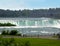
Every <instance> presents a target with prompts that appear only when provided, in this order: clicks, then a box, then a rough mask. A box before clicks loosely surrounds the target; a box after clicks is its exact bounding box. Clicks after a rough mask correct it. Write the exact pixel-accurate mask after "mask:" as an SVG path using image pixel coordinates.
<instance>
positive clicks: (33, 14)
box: [0, 8, 60, 19]
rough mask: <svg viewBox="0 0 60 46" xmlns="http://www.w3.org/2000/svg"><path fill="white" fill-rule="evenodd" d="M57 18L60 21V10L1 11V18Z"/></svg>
mask: <svg viewBox="0 0 60 46" xmlns="http://www.w3.org/2000/svg"><path fill="white" fill-rule="evenodd" d="M7 17H8V18H13V17H14V18H16V17H18V18H41V17H46V18H56V19H60V8H49V9H33V10H29V9H24V10H9V9H7V10H4V9H0V18H7Z"/></svg>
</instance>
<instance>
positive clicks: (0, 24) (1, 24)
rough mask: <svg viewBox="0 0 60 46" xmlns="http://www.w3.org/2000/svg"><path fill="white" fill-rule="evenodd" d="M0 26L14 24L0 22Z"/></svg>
mask: <svg viewBox="0 0 60 46" xmlns="http://www.w3.org/2000/svg"><path fill="white" fill-rule="evenodd" d="M0 26H16V25H15V24H11V23H0Z"/></svg>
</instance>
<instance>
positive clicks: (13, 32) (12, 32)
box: [10, 30, 18, 35]
mask: <svg viewBox="0 0 60 46" xmlns="http://www.w3.org/2000/svg"><path fill="white" fill-rule="evenodd" d="M17 33H18V31H17V30H12V31H11V32H10V35H17Z"/></svg>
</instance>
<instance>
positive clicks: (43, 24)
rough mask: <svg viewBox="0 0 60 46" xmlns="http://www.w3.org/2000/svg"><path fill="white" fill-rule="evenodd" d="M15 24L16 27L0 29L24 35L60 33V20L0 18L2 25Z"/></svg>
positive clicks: (0, 29) (0, 28)
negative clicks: (16, 31)
mask: <svg viewBox="0 0 60 46" xmlns="http://www.w3.org/2000/svg"><path fill="white" fill-rule="evenodd" d="M7 22H9V23H13V24H16V25H17V26H16V27H0V31H2V30H18V31H19V32H20V33H23V34H30V35H31V34H32V35H37V34H39V35H41V34H42V35H44V34H53V33H58V32H60V19H51V18H3V19H2V18H0V23H7Z"/></svg>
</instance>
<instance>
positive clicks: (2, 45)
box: [0, 38, 30, 46]
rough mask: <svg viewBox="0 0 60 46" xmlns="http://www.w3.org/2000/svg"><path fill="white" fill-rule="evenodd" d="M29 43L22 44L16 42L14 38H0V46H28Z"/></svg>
mask: <svg viewBox="0 0 60 46" xmlns="http://www.w3.org/2000/svg"><path fill="white" fill-rule="evenodd" d="M24 43H26V44H27V45H25V44H24ZM28 44H29V43H27V41H24V42H18V41H16V39H15V38H6V39H4V38H1V39H0V46H30V45H28Z"/></svg>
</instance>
